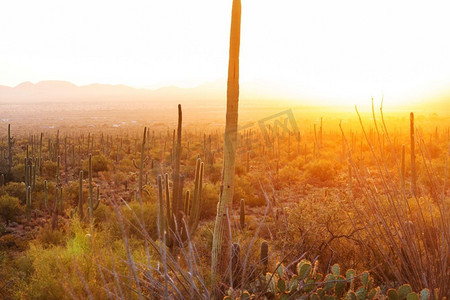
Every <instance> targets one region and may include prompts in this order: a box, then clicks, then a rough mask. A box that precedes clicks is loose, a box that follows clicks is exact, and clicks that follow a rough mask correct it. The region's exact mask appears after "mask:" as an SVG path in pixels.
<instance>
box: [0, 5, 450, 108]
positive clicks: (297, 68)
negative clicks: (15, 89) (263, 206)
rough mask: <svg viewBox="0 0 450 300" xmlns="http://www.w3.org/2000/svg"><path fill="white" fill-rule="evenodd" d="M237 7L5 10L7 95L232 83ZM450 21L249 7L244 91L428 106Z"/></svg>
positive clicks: (425, 13) (430, 9)
mask: <svg viewBox="0 0 450 300" xmlns="http://www.w3.org/2000/svg"><path fill="white" fill-rule="evenodd" d="M231 2H232V0H226V1H224V0H189V1H187V0H177V1H175V0H158V1H154V0H145V1H144V0H142V1H132V0H129V1H111V0H109V1H103V0H102V1H99V0H90V1H85V0H76V1H72V0H64V1H63V0H53V1H50V0H40V1H35V0H30V1H24V0H14V1H12V0H11V1H1V2H0V84H2V85H9V86H14V85H17V84H19V83H20V82H23V81H32V82H37V81H41V80H49V79H58V80H67V81H71V82H73V83H75V84H79V85H82V84H89V83H93V82H99V83H111V84H118V83H123V84H127V85H131V86H135V87H158V86H163V85H179V86H193V85H197V84H201V83H203V82H207V81H214V80H217V79H224V78H226V72H227V62H228V38H229V27H230V15H231ZM449 11H450V2H449V1H425V0H424V1H400V0H398V1H392V0H376V1H365V0H354V1H349V0H327V1H320V0H314V1H300V0H290V1H287V0H277V1H266V0H242V36H241V82H242V85H244V84H245V83H246V82H254V81H260V82H262V83H264V84H265V85H267V86H269V87H273V88H278V89H279V92H280V95H283V96H284V97H297V98H302V99H304V98H308V99H313V100H314V99H317V100H321V101H325V100H324V99H328V101H342V102H343V103H349V102H352V101H353V102H357V101H361V100H363V101H367V100H368V99H370V97H378V98H379V97H381V95H382V93H384V95H385V98H386V101H394V102H395V101H406V100H408V101H409V100H415V99H419V98H424V97H426V96H427V95H428V94H429V93H436V92H438V91H440V90H441V89H442V88H444V87H447V86H449V83H450V38H449V34H450V33H449V30H450V18H449V16H448V13H449ZM330 99H331V100H330Z"/></svg>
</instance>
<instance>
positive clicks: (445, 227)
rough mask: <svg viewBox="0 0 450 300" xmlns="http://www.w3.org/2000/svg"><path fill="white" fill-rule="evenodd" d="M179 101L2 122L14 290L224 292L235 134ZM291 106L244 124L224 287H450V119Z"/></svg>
mask: <svg viewBox="0 0 450 300" xmlns="http://www.w3.org/2000/svg"><path fill="white" fill-rule="evenodd" d="M174 114H176V110H175V109H174ZM178 114H179V118H178V125H176V126H175V127H171V126H167V127H166V128H165V129H161V128H158V129H152V128H151V127H148V128H147V127H145V128H142V127H139V125H138V124H136V126H135V129H134V131H132V132H130V131H129V130H127V131H128V132H124V131H122V130H121V129H120V128H115V129H114V131H110V132H103V131H102V130H101V129H97V130H92V131H83V132H79V131H59V130H58V129H57V128H55V129H51V130H47V131H45V132H34V131H33V130H32V129H29V130H28V131H27V132H26V133H24V132H22V133H16V132H15V129H14V124H11V125H7V126H5V127H3V129H2V133H3V134H2V140H1V148H2V159H1V161H0V168H1V187H0V208H1V209H0V216H1V227H0V229H1V236H0V250H1V256H0V258H1V260H0V264H1V268H0V270H1V273H2V274H1V276H0V278H1V282H0V288H1V292H2V295H3V297H4V298H5V299H65V298H74V299H84V298H93V299H106V298H130V299H133V298H137V299H139V298H141V299H144V298H193V299H201V298H210V297H212V294H211V293H212V284H213V282H212V279H211V278H212V277H211V260H212V256H211V253H212V252H211V249H212V246H213V234H214V222H215V218H216V212H217V203H218V195H219V193H220V190H221V180H220V178H221V176H222V175H221V172H222V164H223V147H222V145H223V137H222V136H221V135H220V134H219V132H220V131H219V130H215V131H209V132H208V131H205V130H202V128H201V127H199V128H195V129H189V130H185V129H183V127H182V126H183V124H182V108H181V106H180V107H179V111H178ZM358 117H359V118H358ZM282 118H284V117H283V116H282V117H278V119H276V120H279V121H280V122H279V123H277V122H272V123H271V124H272V125H273V124H275V126H271V125H270V124H268V126H267V131H264V132H263V131H262V130H261V128H258V127H252V128H248V129H244V130H242V131H238V134H237V147H236V149H235V150H236V170H235V189H234V194H233V198H232V203H231V205H230V210H227V212H226V214H225V217H226V218H227V220H228V224H229V225H227V226H229V230H227V231H226V232H228V234H229V236H228V238H227V243H228V247H227V249H228V251H230V252H229V253H230V255H229V259H228V262H227V263H226V264H225V267H224V271H223V273H221V274H220V275H221V276H220V279H219V283H220V284H219V290H220V291H221V293H223V295H222V296H221V297H227V298H268V299H273V298H277V299H288V298H292V299H296V298H311V299H328V298H330V297H333V299H334V298H336V297H337V298H351V299H377V298H383V297H388V298H389V299H403V298H406V297H408V299H415V298H416V297H419V298H420V299H441V298H443V297H445V296H447V295H448V293H449V282H448V278H449V276H450V273H449V272H450V269H449V264H450V262H449V248H448V247H449V219H448V217H449V215H448V214H449V209H448V205H449V197H448V186H447V185H446V180H447V178H448V158H449V133H448V127H447V125H446V124H445V122H444V123H442V120H438V119H437V120H433V118H432V117H429V118H423V117H419V118H415V119H414V114H413V113H411V115H409V114H406V115H405V116H402V115H400V116H397V117H393V116H389V117H385V116H384V115H383V113H382V112H379V111H377V110H376V109H375V108H374V112H373V115H363V116H360V115H359V114H358V113H357V112H355V115H354V118H351V119H347V120H346V121H345V122H342V123H340V124H339V123H337V122H336V120H334V121H333V122H332V123H333V124H328V122H327V119H326V118H325V119H320V118H318V119H317V120H313V122H312V123H311V124H306V123H302V124H301V126H300V131H299V132H296V131H294V130H292V128H290V127H289V128H287V127H282V126H279V125H278V126H277V125H276V124H285V123H282V122H284V121H283V120H282ZM330 122H331V121H330ZM437 124H441V125H437ZM269 127H270V130H269V129H268V128H269ZM391 128H394V129H391ZM303 129H304V130H303ZM299 133H300V134H299ZM266 134H268V136H266ZM267 137H268V138H267ZM412 145H413V147H411V146H412ZM414 164H415V168H413V167H412V166H413V165H414ZM176 178H178V180H176ZM222 275H224V276H222Z"/></svg>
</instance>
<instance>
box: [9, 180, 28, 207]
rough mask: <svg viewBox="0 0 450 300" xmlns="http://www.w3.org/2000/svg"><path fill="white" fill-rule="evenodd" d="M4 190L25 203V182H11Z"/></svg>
mask: <svg viewBox="0 0 450 300" xmlns="http://www.w3.org/2000/svg"><path fill="white" fill-rule="evenodd" d="M4 192H5V193H6V194H8V195H10V196H13V197H16V198H19V200H20V202H21V203H25V196H26V195H25V183H23V182H9V183H8V184H7V185H6V186H5V188H4Z"/></svg>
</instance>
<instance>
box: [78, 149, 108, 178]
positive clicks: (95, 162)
mask: <svg viewBox="0 0 450 300" xmlns="http://www.w3.org/2000/svg"><path fill="white" fill-rule="evenodd" d="M109 164H110V161H109V160H108V158H107V157H106V156H104V155H103V154H96V155H92V172H94V173H98V172H103V171H108V170H109ZM88 170H89V161H88V160H85V161H84V163H83V171H84V172H86V174H87V173H88Z"/></svg>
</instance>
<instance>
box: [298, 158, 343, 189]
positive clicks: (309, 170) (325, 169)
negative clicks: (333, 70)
mask: <svg viewBox="0 0 450 300" xmlns="http://www.w3.org/2000/svg"><path fill="white" fill-rule="evenodd" d="M335 175H336V171H335V166H334V164H333V163H332V162H331V161H328V160H324V159H317V160H315V161H311V162H309V163H308V164H306V165H305V173H304V177H305V179H306V180H307V181H308V182H310V183H317V182H321V183H323V182H326V181H331V180H333V179H334V177H335Z"/></svg>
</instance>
